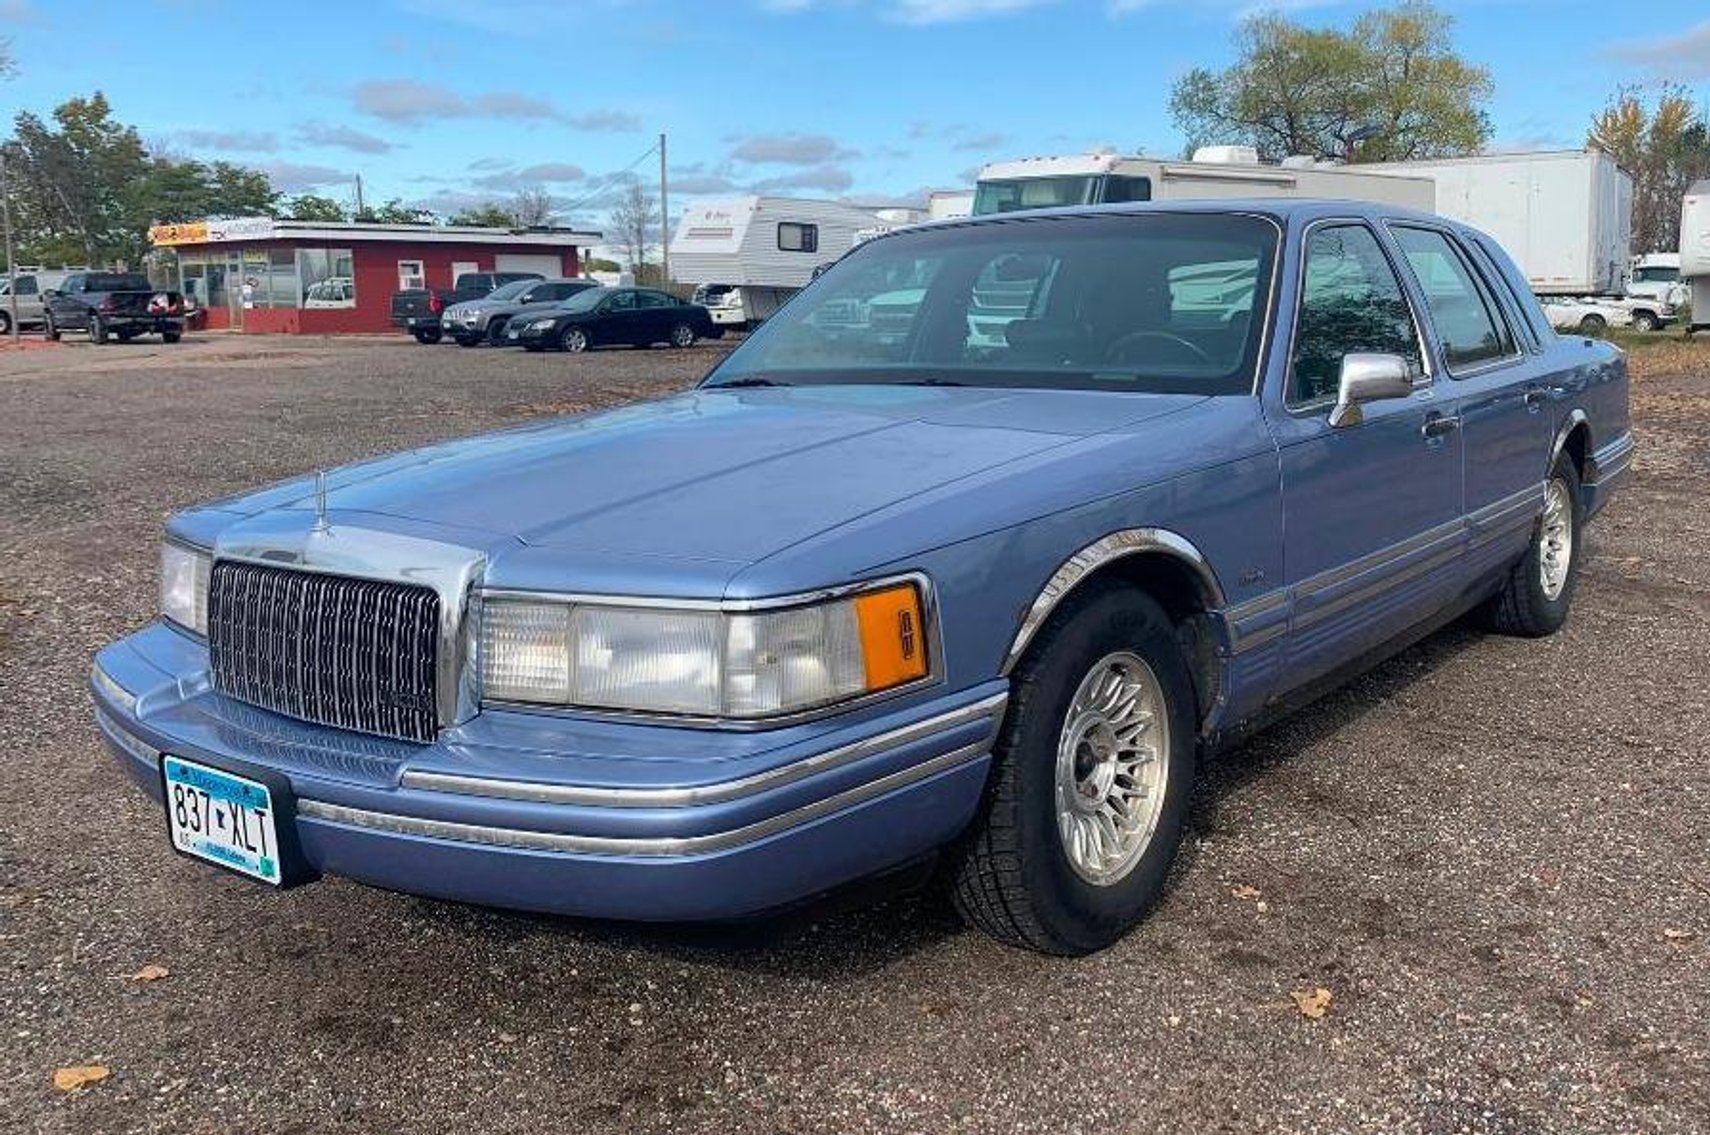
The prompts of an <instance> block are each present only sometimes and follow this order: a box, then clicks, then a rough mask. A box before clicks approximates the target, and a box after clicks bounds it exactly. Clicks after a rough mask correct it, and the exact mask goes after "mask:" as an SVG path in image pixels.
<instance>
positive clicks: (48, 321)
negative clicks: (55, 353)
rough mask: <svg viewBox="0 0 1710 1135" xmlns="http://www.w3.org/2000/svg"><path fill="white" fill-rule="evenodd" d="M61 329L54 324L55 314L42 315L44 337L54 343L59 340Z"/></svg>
mask: <svg viewBox="0 0 1710 1135" xmlns="http://www.w3.org/2000/svg"><path fill="white" fill-rule="evenodd" d="M59 336H60V330H59V328H58V327H55V326H54V323H53V316H51V315H44V316H42V338H44V339H46V340H48V341H49V342H52V343H57V342H59Z"/></svg>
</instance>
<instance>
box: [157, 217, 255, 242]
mask: <svg viewBox="0 0 1710 1135" xmlns="http://www.w3.org/2000/svg"><path fill="white" fill-rule="evenodd" d="M273 235H274V232H273V218H272V217H237V218H235V219H233V220H229V221H185V222H184V223H182V224H176V225H154V226H152V227H150V229H149V230H148V240H149V243H150V244H152V245H154V246H155V247H156V248H167V247H170V246H173V245H179V244H220V243H222V242H226V243H229V242H232V241H241V240H268V239H270V238H271V237H272V236H273Z"/></svg>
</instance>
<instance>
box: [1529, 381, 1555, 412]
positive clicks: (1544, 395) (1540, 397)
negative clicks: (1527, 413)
mask: <svg viewBox="0 0 1710 1135" xmlns="http://www.w3.org/2000/svg"><path fill="white" fill-rule="evenodd" d="M1549 399H1550V389H1549V387H1547V386H1528V387H1527V388H1526V406H1527V408H1528V409H1534V410H1535V409H1537V408H1538V407H1539V406H1542V405H1543V404H1544V403H1545V402H1547V401H1549Z"/></svg>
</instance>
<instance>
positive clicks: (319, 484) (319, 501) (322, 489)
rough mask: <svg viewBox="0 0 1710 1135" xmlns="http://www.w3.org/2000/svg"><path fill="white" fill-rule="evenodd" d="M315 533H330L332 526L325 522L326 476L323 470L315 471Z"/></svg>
mask: <svg viewBox="0 0 1710 1135" xmlns="http://www.w3.org/2000/svg"><path fill="white" fill-rule="evenodd" d="M315 531H316V532H331V531H332V525H331V524H330V523H328V521H327V474H326V470H324V469H316V470H315Z"/></svg>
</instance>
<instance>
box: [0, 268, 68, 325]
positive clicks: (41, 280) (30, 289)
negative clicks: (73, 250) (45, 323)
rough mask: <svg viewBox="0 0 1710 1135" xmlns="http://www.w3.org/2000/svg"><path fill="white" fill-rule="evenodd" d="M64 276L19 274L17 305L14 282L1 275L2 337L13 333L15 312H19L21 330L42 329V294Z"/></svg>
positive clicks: (33, 273) (32, 273)
mask: <svg viewBox="0 0 1710 1135" xmlns="http://www.w3.org/2000/svg"><path fill="white" fill-rule="evenodd" d="M64 275H65V273H64V272H54V273H51V274H48V275H41V274H38V273H35V272H19V273H18V300H17V303H16V304H14V303H13V302H12V281H11V280H9V279H7V278H6V277H5V276H3V275H0V336H4V335H10V334H11V333H12V315H13V312H14V310H15V311H16V312H17V318H18V329H19V330H24V329H26V328H30V327H40V326H41V324H42V292H44V291H46V290H47V289H48V288H51V287H52V286H53V285H54V283H57V282H58V281H59V280H60V279H61V278H63V277H64Z"/></svg>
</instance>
